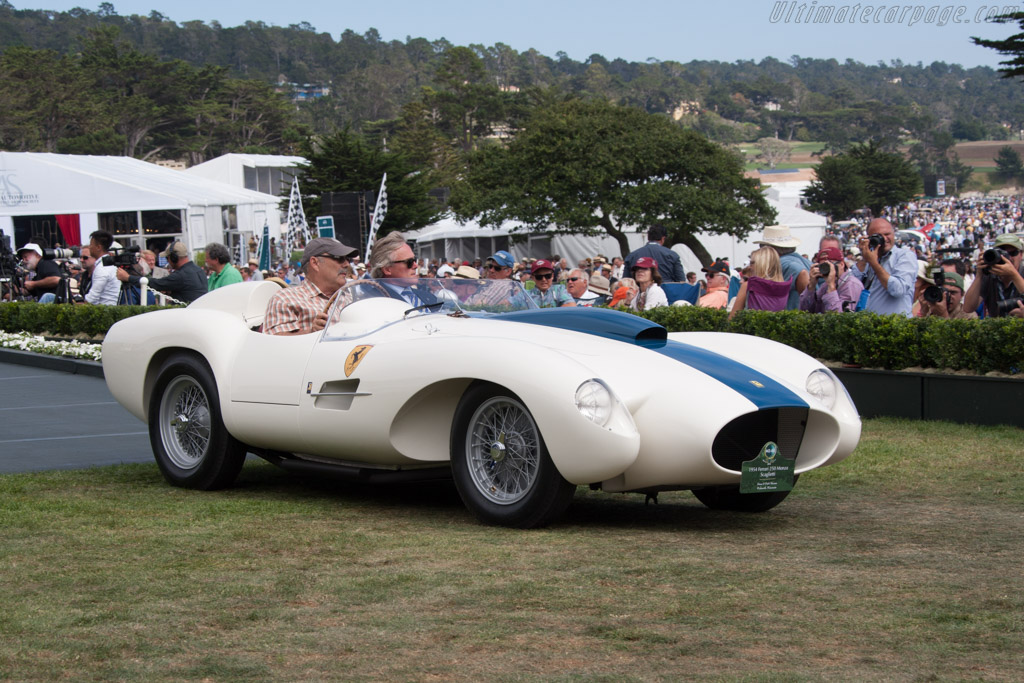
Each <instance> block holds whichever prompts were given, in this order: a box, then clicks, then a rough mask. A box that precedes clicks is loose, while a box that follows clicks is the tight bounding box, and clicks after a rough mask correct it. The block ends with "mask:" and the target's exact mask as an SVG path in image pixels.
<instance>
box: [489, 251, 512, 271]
mask: <svg viewBox="0 0 1024 683" xmlns="http://www.w3.org/2000/svg"><path fill="white" fill-rule="evenodd" d="M487 260H488V261H494V262H495V263H497V264H498V265H499V266H501V267H502V268H511V267H512V266H514V265H515V263H516V260H515V259H514V258H512V254H510V253H508V252H507V251H505V250H504V249H501V250H499V251H496V252H494V255H493V256H491V257H489V258H488V259H487Z"/></svg>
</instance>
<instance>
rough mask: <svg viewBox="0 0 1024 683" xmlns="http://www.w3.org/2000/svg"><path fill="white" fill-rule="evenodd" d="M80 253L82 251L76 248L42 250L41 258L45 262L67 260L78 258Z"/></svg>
mask: <svg viewBox="0 0 1024 683" xmlns="http://www.w3.org/2000/svg"><path fill="white" fill-rule="evenodd" d="M81 253H82V250H81V249H79V248H78V247H75V248H73V249H43V258H44V259H46V260H47V261H52V260H54V259H58V258H60V259H69V258H78V257H79V256H80V255H81Z"/></svg>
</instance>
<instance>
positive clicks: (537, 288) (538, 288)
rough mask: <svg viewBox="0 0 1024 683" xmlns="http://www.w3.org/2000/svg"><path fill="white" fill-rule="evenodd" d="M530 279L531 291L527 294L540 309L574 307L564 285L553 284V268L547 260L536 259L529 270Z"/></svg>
mask: <svg viewBox="0 0 1024 683" xmlns="http://www.w3.org/2000/svg"><path fill="white" fill-rule="evenodd" d="M530 277H532V278H533V281H534V286H533V289H531V290H529V291H528V292H527V294H529V295H530V297H531V298H532V299H533V300H534V302H535V303H536V304H537V305H538V306H540V307H541V308H556V307H559V306H575V305H576V300H575V299H573V296H572V294H570V293H569V290H567V289H566V288H565V285H561V284H558V285H556V284H555V266H554V264H553V263H551V261H548V260H547V259H537V260H536V261H534V262H533V268H531V269H530Z"/></svg>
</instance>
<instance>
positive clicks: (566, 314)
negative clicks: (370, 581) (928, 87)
mask: <svg viewBox="0 0 1024 683" xmlns="http://www.w3.org/2000/svg"><path fill="white" fill-rule="evenodd" d="M411 284H413V287H412V290H413V291H414V292H415V294H416V298H415V299H413V300H412V303H409V302H407V301H406V300H404V299H403V298H401V296H402V295H401V294H399V293H398V288H396V287H395V286H394V282H393V281H387V280H376V281H375V280H358V281H355V282H352V283H349V284H348V285H346V286H345V287H344V288H343V289H342V290H341V291H340V292H339V295H338V296H337V298H336V300H335V302H334V304H333V306H332V308H331V311H330V315H329V322H328V325H327V328H326V329H325V330H324V331H323V332H320V333H315V334H306V335H300V336H271V335H266V334H262V333H261V332H260V331H259V327H260V325H261V323H262V321H263V316H264V311H265V309H266V307H267V303H268V301H269V300H270V298H271V296H273V294H274V293H275V292H276V291H278V285H276V284H274V283H271V282H246V283H242V284H236V285H231V286H229V287H224V288H221V289H218V290H215V291H213V292H211V293H210V294H207V295H205V296H203V297H202V298H200V299H199V300H197V301H195V302H194V303H192V304H191V305H190V306H188V308H184V309H175V310H167V311H159V312H155V313H148V314H145V315H141V316H136V317H133V318H129V319H126V320H123V321H121V322H119V323H117V324H116V325H114V326H113V327H112V328H111V329H110V331H109V333H108V334H107V335H106V339H105V341H104V342H103V369H104V373H105V375H106V380H107V384H108V386H109V387H110V390H111V392H112V393H113V395H114V396H115V397H116V398H117V400H118V401H119V402H120V403H121V404H123V405H124V406H125V407H126V408H127V409H128V410H129V411H131V412H132V413H133V414H134V415H136V416H138V417H139V418H140V419H141V420H143V421H145V422H148V424H149V433H150V440H151V442H152V445H153V452H154V455H155V457H156V461H157V464H158V465H159V466H160V469H161V471H162V472H163V474H164V476H165V477H166V479H167V480H168V481H169V482H170V483H172V484H174V485H177V486H185V487H190V488H199V489H213V488H217V487H223V486H227V485H229V484H231V483H232V481H233V480H234V478H235V477H236V475H237V474H238V472H239V469H240V468H241V466H242V462H243V460H244V459H245V455H246V453H247V452H251V453H255V454H257V455H259V456H261V457H263V458H265V459H267V460H269V461H271V462H273V463H275V464H277V465H280V466H282V467H284V468H288V469H295V470H300V471H306V472H316V473H324V474H339V475H350V476H354V477H358V478H360V479H361V480H365V481H385V480H388V479H397V480H411V479H416V478H437V477H439V476H444V477H453V478H454V481H455V484H456V487H457V489H458V491H459V494H460V496H461V497H462V499H463V501H464V502H465V504H466V506H467V507H468V508H469V509H470V510H471V511H472V512H473V513H474V514H475V515H476V516H477V517H478V518H479V519H481V520H483V521H484V522H487V523H491V524H501V525H506V526H514V527H534V526H540V525H543V524H547V523H549V522H550V521H552V520H553V519H555V518H556V517H557V516H558V515H559V514H561V513H562V512H563V511H564V510H565V508H566V507H567V506H568V505H569V503H570V501H571V500H572V497H573V493H574V491H575V489H576V487H577V486H578V485H589V486H591V487H592V488H599V489H602V490H604V491H612V492H637V493H646V494H656V493H657V492H659V491H669V490H685V489H690V490H692V491H693V492H694V494H695V495H696V496H697V498H698V499H699V500H700V501H701V502H703V503H704V504H706V505H708V506H709V507H712V508H720V509H732V510H746V511H761V510H767V509H769V508H771V507H773V506H775V505H777V504H778V503H779V502H780V501H782V499H783V498H785V497H786V495H787V493H788V492H789V490H790V489H791V488H792V486H793V482H794V481H795V478H796V476H797V475H799V474H800V473H801V472H805V471H807V470H811V469H814V468H816V467H821V466H822V465H827V464H831V463H835V462H838V461H840V460H842V459H843V458H845V457H846V456H847V455H849V454H850V453H851V452H852V451H853V449H854V447H855V446H856V445H857V441H858V439H859V438H860V418H859V417H858V414H857V410H856V408H855V407H854V405H853V402H852V401H851V400H850V397H849V394H847V393H846V390H845V388H844V387H843V386H842V384H841V383H840V381H839V380H838V379H837V378H836V377H835V375H833V374H832V372H830V371H829V370H828V369H827V368H825V367H824V366H822V365H821V364H820V363H819V362H817V361H816V360H814V359H813V358H811V357H809V356H807V355H804V354H803V353H800V352H799V351H796V350H794V349H792V348H790V347H787V346H784V345H782V344H778V343H775V342H772V341H768V340H765V339H759V338H756V337H751V336H745V335H732V334H719V333H704V332H692V333H676V334H668V333H667V332H666V331H665V329H664V328H663V327H661V326H659V325H655V324H653V323H650V322H649V321H647V320H644V319H642V318H639V317H636V316H632V315H629V314H626V313H621V312H618V311H612V310H603V309H592V308H556V309H543V310H542V309H538V308H536V306H535V305H534V304H533V302H532V300H531V299H530V297H529V296H528V295H527V294H526V293H525V292H524V291H523V290H522V289H521V288H520V286H519V284H518V283H512V282H508V281H506V282H501V281H477V280H419V281H416V282H414V283H411ZM502 287H503V288H505V289H499V288H502ZM407 298H408V297H407Z"/></svg>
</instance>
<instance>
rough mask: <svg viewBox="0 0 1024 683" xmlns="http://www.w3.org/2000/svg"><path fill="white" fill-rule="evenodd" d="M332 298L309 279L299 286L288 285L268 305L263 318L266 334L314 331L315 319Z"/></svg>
mask: <svg viewBox="0 0 1024 683" xmlns="http://www.w3.org/2000/svg"><path fill="white" fill-rule="evenodd" d="M330 300H331V298H330V297H329V296H327V295H326V294H324V293H323V292H322V291H320V288H319V287H317V286H316V285H314V284H313V283H312V282H310V281H309V280H306V281H305V282H303V283H302V284H301V285H299V286H298V287H287V288H285V289H282V290H281V291H280V292H278V293H276V294H275V295H274V296H273V298H271V300H270V304H269V305H268V306H267V315H266V316H265V317H264V319H263V332H264V333H265V334H287V333H289V332H295V331H296V330H298V334H308V333H310V332H312V331H313V320H314V319H316V316H317V314H318V313H320V312H321V311H323V310H324V308H325V307H326V306H327V302H328V301H330Z"/></svg>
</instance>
